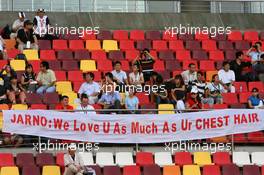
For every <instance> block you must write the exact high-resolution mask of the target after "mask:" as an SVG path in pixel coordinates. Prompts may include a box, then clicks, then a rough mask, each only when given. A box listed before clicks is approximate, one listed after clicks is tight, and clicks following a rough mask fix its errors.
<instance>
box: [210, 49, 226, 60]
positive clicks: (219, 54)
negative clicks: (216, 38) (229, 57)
mask: <svg viewBox="0 0 264 175" xmlns="http://www.w3.org/2000/svg"><path fill="white" fill-rule="evenodd" d="M224 59H225V57H224V53H223V51H220V50H214V51H210V52H209V60H214V61H222V60H224Z"/></svg>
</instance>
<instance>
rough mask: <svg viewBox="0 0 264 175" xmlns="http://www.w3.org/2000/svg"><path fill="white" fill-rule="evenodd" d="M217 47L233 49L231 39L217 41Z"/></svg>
mask: <svg viewBox="0 0 264 175" xmlns="http://www.w3.org/2000/svg"><path fill="white" fill-rule="evenodd" d="M218 48H219V49H220V50H233V49H234V46H233V43H232V42H231V41H219V42H218Z"/></svg>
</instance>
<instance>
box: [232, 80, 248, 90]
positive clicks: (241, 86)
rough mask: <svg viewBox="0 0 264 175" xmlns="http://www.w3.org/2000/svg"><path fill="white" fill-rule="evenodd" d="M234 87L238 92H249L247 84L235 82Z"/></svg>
mask: <svg viewBox="0 0 264 175" xmlns="http://www.w3.org/2000/svg"><path fill="white" fill-rule="evenodd" d="M233 85H234V87H235V89H236V90H237V92H248V88H247V82H234V83H233Z"/></svg>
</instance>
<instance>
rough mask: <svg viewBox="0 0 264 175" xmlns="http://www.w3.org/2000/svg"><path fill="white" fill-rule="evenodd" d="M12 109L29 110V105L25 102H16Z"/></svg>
mask: <svg viewBox="0 0 264 175" xmlns="http://www.w3.org/2000/svg"><path fill="white" fill-rule="evenodd" d="M11 109H13V110H27V109H28V106H27V105H24V104H14V105H12V107H11Z"/></svg>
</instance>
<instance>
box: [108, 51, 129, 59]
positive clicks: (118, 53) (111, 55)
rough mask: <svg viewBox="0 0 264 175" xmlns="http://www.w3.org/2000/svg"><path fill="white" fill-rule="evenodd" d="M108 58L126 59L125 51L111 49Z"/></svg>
mask: <svg viewBox="0 0 264 175" xmlns="http://www.w3.org/2000/svg"><path fill="white" fill-rule="evenodd" d="M108 58H109V59H110V60H123V59H125V58H124V53H123V52H122V51H120V50H113V51H109V53H108Z"/></svg>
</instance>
